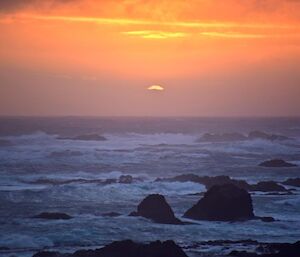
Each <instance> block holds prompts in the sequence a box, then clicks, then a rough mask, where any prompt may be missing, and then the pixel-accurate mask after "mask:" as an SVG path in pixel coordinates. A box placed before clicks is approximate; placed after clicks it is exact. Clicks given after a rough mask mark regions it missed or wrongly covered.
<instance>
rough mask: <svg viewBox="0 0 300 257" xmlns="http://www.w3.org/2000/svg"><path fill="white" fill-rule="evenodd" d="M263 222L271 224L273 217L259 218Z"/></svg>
mask: <svg viewBox="0 0 300 257" xmlns="http://www.w3.org/2000/svg"><path fill="white" fill-rule="evenodd" d="M259 219H260V220H261V221H263V222H273V221H275V219H274V218H273V217H260V218H259Z"/></svg>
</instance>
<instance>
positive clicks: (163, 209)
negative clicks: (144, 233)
mask: <svg viewBox="0 0 300 257" xmlns="http://www.w3.org/2000/svg"><path fill="white" fill-rule="evenodd" d="M130 215H131V216H142V217H144V218H147V219H151V220H152V221H154V222H156V223H162V224H183V223H182V222H181V221H180V220H179V219H177V218H176V217H175V215H174V212H173V211H172V209H171V207H170V205H169V204H168V203H167V202H166V199H165V197H164V196H162V195H159V194H152V195H148V196H147V197H146V198H145V199H144V200H143V201H142V202H141V203H140V204H139V205H138V207H137V211H136V212H132V213H131V214H130Z"/></svg>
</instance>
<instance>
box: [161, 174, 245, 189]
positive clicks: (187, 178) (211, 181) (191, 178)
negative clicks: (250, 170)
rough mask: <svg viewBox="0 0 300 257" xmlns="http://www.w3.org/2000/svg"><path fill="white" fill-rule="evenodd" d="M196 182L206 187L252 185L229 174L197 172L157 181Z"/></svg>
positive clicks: (241, 186)
mask: <svg viewBox="0 0 300 257" xmlns="http://www.w3.org/2000/svg"><path fill="white" fill-rule="evenodd" d="M159 181H165V182H194V183H199V184H203V185H205V187H206V189H209V188H211V187H212V186H214V185H223V184H233V185H236V186H238V187H240V188H243V189H245V190H249V189H250V185H249V184H248V183H247V182H246V181H244V180H237V179H232V178H230V177H229V176H215V177H209V176H198V175H195V174H183V175H178V176H175V177H173V178H158V179H156V182H159Z"/></svg>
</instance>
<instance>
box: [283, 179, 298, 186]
mask: <svg viewBox="0 0 300 257" xmlns="http://www.w3.org/2000/svg"><path fill="white" fill-rule="evenodd" d="M282 184H284V185H287V186H293V187H300V178H289V179H287V180H286V181H284V182H282Z"/></svg>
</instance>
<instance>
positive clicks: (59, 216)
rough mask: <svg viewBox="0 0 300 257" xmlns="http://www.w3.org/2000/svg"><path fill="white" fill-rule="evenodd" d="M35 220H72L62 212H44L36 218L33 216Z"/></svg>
mask: <svg viewBox="0 0 300 257" xmlns="http://www.w3.org/2000/svg"><path fill="white" fill-rule="evenodd" d="M33 218H35V219H47V220H69V219H72V217H71V216H69V215H68V214H65V213H60V212H42V213H40V214H38V215H36V216H33Z"/></svg>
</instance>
